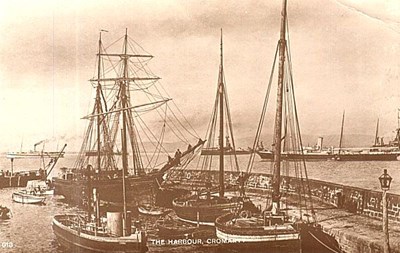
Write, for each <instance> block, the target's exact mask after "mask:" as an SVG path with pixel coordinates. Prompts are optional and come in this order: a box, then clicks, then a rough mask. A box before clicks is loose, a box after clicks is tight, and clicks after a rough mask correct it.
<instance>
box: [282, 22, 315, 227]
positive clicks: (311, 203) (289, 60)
mask: <svg viewBox="0 0 400 253" xmlns="http://www.w3.org/2000/svg"><path fill="white" fill-rule="evenodd" d="M286 27H287V40H288V46H287V47H286V51H287V55H288V68H289V70H290V73H293V72H292V60H291V54H290V37H289V26H288V21H287V22H286ZM290 83H291V85H290V87H291V89H292V99H293V103H294V117H295V119H296V120H295V121H296V127H297V129H298V138H299V144H300V150H301V155H302V157H303V159H302V164H303V168H304V174H305V178H306V182H307V193H308V196H309V202H310V205H311V206H310V208H311V212H312V216H313V218H314V220H315V221H316V213H315V210H314V206H313V202H312V195H311V188H310V183H309V180H308V173H307V167H306V162H305V159H304V151H303V141H302V138H301V133H300V124H299V119H298V113H297V106H296V97H295V91H294V85H293V83H294V82H293V75H292V74H291V75H290Z"/></svg>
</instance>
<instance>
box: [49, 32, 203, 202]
mask: <svg viewBox="0 0 400 253" xmlns="http://www.w3.org/2000/svg"><path fill="white" fill-rule="evenodd" d="M120 40H122V42H123V50H122V53H109V52H108V51H113V50H114V48H112V46H113V45H116V42H118V41H120ZM120 40H118V41H116V42H114V43H112V44H111V46H109V47H107V48H106V47H104V45H103V43H102V39H101V33H100V39H99V50H98V53H97V69H96V70H97V71H96V72H97V76H95V77H94V78H92V79H91V80H90V81H91V84H92V85H93V87H95V90H96V97H95V102H94V106H93V110H92V112H91V114H90V115H88V116H86V117H84V119H87V120H88V121H89V125H88V128H87V129H86V131H85V136H84V139H83V142H82V147H81V150H80V152H79V155H78V158H77V160H76V162H75V164H74V167H73V168H61V169H62V171H63V173H62V175H61V176H60V177H59V178H55V179H54V182H53V183H54V186H55V194H60V195H64V196H65V197H66V198H67V199H68V200H69V201H70V202H75V203H78V204H81V203H82V202H85V203H87V202H88V201H87V198H88V197H87V196H90V195H91V193H90V190H89V189H87V188H86V187H85V180H86V179H85V178H86V175H85V169H84V168H86V166H87V165H88V164H93V166H94V167H95V170H94V173H95V176H94V180H93V182H92V184H93V187H95V188H96V189H97V190H98V191H99V193H100V198H101V200H103V201H107V202H118V203H121V202H122V198H121V196H122V194H121V187H120V185H121V183H122V177H121V176H122V170H121V167H123V168H125V169H126V171H125V173H126V174H127V180H126V184H127V191H128V195H129V196H130V199H131V201H132V202H135V204H138V203H140V201H141V199H143V198H142V197H143V196H145V195H148V194H151V192H152V190H153V189H158V184H160V183H161V182H162V180H163V179H162V175H163V174H164V173H165V172H166V171H167V170H169V169H170V168H172V167H174V166H178V165H180V164H184V163H185V162H186V161H187V160H189V159H190V158H191V157H192V156H193V153H194V152H195V151H196V149H197V148H199V147H200V146H201V145H203V143H204V142H203V141H201V140H199V138H198V136H197V135H196V134H195V132H194V130H192V129H193V128H191V126H190V124H189V123H188V122H187V120H186V121H184V122H182V121H180V120H179V118H178V116H177V115H179V114H178V113H176V112H174V111H173V110H172V109H173V108H175V107H176V108H177V109H178V111H179V112H180V110H179V108H178V107H177V106H176V105H175V104H171V103H172V101H171V99H170V98H168V97H167V96H166V95H165V94H164V93H166V92H165V90H164V88H163V87H162V86H161V84H160V83H159V79H160V78H159V77H157V76H155V75H154V74H153V73H152V72H151V70H150V69H149V68H148V66H147V65H148V62H149V61H150V60H151V59H152V58H153V56H152V55H150V54H148V53H147V52H146V51H144V49H143V48H142V47H141V46H140V45H138V44H137V43H136V42H134V41H133V40H132V39H130V38H129V37H128V34H127V32H126V33H125V35H124V36H123V37H122V38H121V39H120ZM133 103H135V104H133ZM174 105H175V107H174ZM150 114H151V115H150ZM182 116H183V115H182ZM157 117H159V118H161V119H160V120H158V119H156V118H157ZM118 129H122V137H121V138H119V135H117V132H118ZM167 134H169V135H170V136H168V138H170V139H168V141H173V139H172V138H175V139H174V140H176V139H177V138H178V139H179V140H181V141H180V142H181V143H184V145H187V146H188V148H187V150H185V151H184V152H181V153H180V155H179V157H174V158H170V157H169V152H168V150H167V148H166V147H165V145H164V142H166V139H167ZM171 136H172V137H171ZM198 140H199V141H198ZM124 142H125V144H124V145H125V147H124V149H126V150H122V147H121V146H122V144H123V143H124ZM196 142H197V143H196ZM194 143H195V144H194ZM123 152H125V154H126V156H125V157H124V156H122V158H123V159H122V160H121V154H122V153H123ZM167 158H170V159H167ZM163 160H164V161H165V162H164V161H163ZM82 192H84V194H82ZM85 196H86V197H85Z"/></svg>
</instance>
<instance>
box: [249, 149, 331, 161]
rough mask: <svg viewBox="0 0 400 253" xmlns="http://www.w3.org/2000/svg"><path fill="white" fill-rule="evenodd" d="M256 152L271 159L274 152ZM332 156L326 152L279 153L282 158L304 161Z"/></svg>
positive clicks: (262, 157) (320, 159) (264, 157)
mask: <svg viewBox="0 0 400 253" xmlns="http://www.w3.org/2000/svg"><path fill="white" fill-rule="evenodd" d="M257 154H258V155H259V156H260V157H261V159H263V160H271V161H272V160H273V159H274V154H273V153H272V152H271V151H257ZM333 158H334V155H332V154H328V153H324V152H321V153H305V154H287V153H283V154H281V159H282V160H303V159H304V160H306V161H326V160H331V159H333Z"/></svg>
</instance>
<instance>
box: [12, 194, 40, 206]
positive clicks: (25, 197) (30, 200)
mask: <svg viewBox="0 0 400 253" xmlns="http://www.w3.org/2000/svg"><path fill="white" fill-rule="evenodd" d="M12 200H13V201H14V202H17V203H22V204H43V203H44V201H45V200H46V197H43V196H36V195H31V194H25V193H22V192H14V193H13V194H12Z"/></svg>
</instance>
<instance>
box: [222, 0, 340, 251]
mask: <svg viewBox="0 0 400 253" xmlns="http://www.w3.org/2000/svg"><path fill="white" fill-rule="evenodd" d="M286 5H287V1H286V0H283V6H282V12H281V15H282V19H281V32H280V40H279V42H278V46H277V52H276V54H275V61H274V66H275V62H276V56H277V53H278V51H279V73H278V88H277V106H276V114H275V127H274V160H273V178H272V189H271V195H270V196H269V198H267V203H266V208H265V210H264V211H263V212H261V213H249V212H240V213H236V214H235V213H233V214H225V215H222V216H220V217H218V218H217V219H216V222H215V227H216V235H217V237H218V238H220V239H221V240H222V241H223V242H225V243H223V245H222V246H223V247H232V248H235V249H240V248H241V249H245V250H246V252H255V251H258V250H259V251H262V252H274V253H276V252H285V253H289V252H290V253H292V252H293V253H294V252H319V253H321V252H337V244H334V246H332V245H328V244H329V243H331V241H330V239H331V238H328V237H326V236H325V234H324V233H323V232H322V230H321V229H320V227H318V226H315V212H314V211H313V209H312V205H311V207H309V206H310V205H309V204H310V203H312V202H311V192H310V188H309V186H308V184H307V177H306V178H302V179H301V180H299V181H298V182H301V183H296V182H292V183H291V185H290V186H291V187H294V189H293V190H294V191H292V192H295V194H292V195H289V194H290V191H286V189H287V188H288V187H289V184H288V182H287V180H288V178H287V177H284V176H283V175H281V174H284V173H285V172H286V173H287V174H289V171H288V169H289V167H288V165H289V161H286V162H285V163H282V162H281V153H282V149H284V150H288V149H292V150H301V151H302V145H301V135H300V129H299V124H298V120H297V109H296V107H295V97H294V86H293V83H292V80H293V79H292V76H291V58H290V55H288V52H290V49H289V45H288V44H289V43H287V37H286V30H287V14H286ZM286 60H287V63H285V61H286ZM273 70H274V67H273ZM273 70H272V74H273ZM272 74H271V79H270V80H272ZM270 87H271V81H270V84H269V87H268V92H267V95H266V99H265V102H264V106H263V112H262V116H261V119H260V123H259V125H258V129H257V134H256V138H255V141H254V147H255V146H256V144H257V143H258V141H259V137H260V135H261V129H262V126H263V121H264V120H263V119H264V116H265V111H266V108H267V100H268V99H267V98H268V97H269V91H270ZM283 116H285V117H283ZM288 116H290V117H288ZM283 126H284V127H283ZM283 129H284V133H285V136H284V138H283V139H282V132H283V131H282V130H283ZM282 142H283V143H282ZM282 144H283V145H282ZM253 162H254V155H252V156H251V158H250V160H249V165H248V172H250V170H251V168H252V164H253ZM293 163H296V164H295V167H294V168H295V169H296V175H299V174H300V175H305V176H307V173H306V170H305V162H304V160H303V161H302V162H300V163H299V162H297V161H293ZM282 165H283V166H282ZM281 166H282V167H281ZM300 170H303V171H300ZM287 176H288V175H287ZM296 194H298V195H296ZM285 200H290V202H292V201H295V200H296V201H300V205H299V207H298V209H294V208H293V207H292V206H291V204H287V203H286V205H285V206H284V204H285ZM304 206H306V208H304ZM308 208H309V209H308ZM312 239H314V240H312ZM332 249H333V251H331V250H332Z"/></svg>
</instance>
